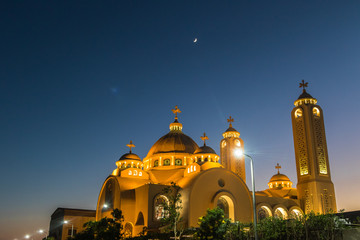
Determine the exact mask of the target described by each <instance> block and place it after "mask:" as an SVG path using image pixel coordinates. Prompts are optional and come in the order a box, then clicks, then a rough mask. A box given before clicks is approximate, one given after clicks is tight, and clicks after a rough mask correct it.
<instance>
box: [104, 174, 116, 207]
mask: <svg viewBox="0 0 360 240" xmlns="http://www.w3.org/2000/svg"><path fill="white" fill-rule="evenodd" d="M114 192H115V182H114V180H113V179H109V181H108V182H107V183H106V186H105V204H106V205H107V207H106V208H103V211H107V210H109V209H113V208H114V198H115V193H114Z"/></svg>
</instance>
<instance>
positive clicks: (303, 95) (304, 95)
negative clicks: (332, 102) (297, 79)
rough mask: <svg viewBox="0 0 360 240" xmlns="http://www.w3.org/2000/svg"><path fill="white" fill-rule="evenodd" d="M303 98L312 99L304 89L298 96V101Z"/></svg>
mask: <svg viewBox="0 0 360 240" xmlns="http://www.w3.org/2000/svg"><path fill="white" fill-rule="evenodd" d="M303 98H313V97H312V96H311V95H310V94H308V93H307V92H306V90H305V89H304V90H303V92H302V94H301V95H300V96H299V98H298V99H303Z"/></svg>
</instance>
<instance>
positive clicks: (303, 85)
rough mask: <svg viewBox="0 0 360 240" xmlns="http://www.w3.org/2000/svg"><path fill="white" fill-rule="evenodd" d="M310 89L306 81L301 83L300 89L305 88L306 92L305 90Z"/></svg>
mask: <svg viewBox="0 0 360 240" xmlns="http://www.w3.org/2000/svg"><path fill="white" fill-rule="evenodd" d="M307 87H308V82H305V81H304V79H303V80H302V81H301V83H300V86H299V88H303V90H304V91H305V88H307Z"/></svg>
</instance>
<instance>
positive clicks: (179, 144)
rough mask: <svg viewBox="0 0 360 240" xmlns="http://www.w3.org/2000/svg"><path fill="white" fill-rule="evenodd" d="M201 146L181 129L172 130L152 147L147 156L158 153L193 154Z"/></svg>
mask: <svg viewBox="0 0 360 240" xmlns="http://www.w3.org/2000/svg"><path fill="white" fill-rule="evenodd" d="M198 148H199V146H198V145H197V144H196V143H195V142H194V140H192V139H191V138H190V137H189V136H187V135H185V134H183V133H182V132H181V131H178V130H177V131H170V132H169V133H168V134H166V135H165V136H163V137H161V138H160V139H159V140H157V142H156V143H155V144H154V145H153V146H152V147H151V148H150V151H149V152H148V154H147V156H146V158H149V157H151V156H153V155H154V154H158V153H188V154H193V153H194V152H195V150H196V149H198Z"/></svg>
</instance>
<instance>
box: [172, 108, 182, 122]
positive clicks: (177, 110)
mask: <svg viewBox="0 0 360 240" xmlns="http://www.w3.org/2000/svg"><path fill="white" fill-rule="evenodd" d="M171 111H172V112H173V113H174V114H175V120H178V116H177V114H178V113H181V111H180V109H179V108H178V106H177V105H176V106H175V109H171Z"/></svg>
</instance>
